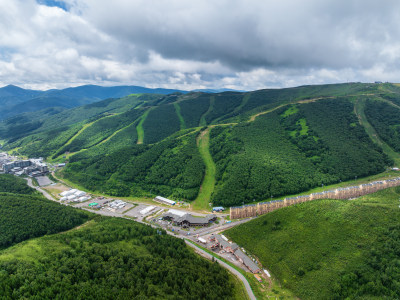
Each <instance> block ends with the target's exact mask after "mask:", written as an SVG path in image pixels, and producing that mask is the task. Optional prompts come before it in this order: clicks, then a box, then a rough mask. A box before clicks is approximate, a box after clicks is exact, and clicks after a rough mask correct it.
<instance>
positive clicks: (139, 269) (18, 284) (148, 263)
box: [0, 217, 236, 300]
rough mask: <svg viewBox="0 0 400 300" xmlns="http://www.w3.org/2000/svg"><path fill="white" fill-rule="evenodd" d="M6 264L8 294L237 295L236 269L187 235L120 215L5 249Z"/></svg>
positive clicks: (2, 264)
mask: <svg viewBox="0 0 400 300" xmlns="http://www.w3.org/2000/svg"><path fill="white" fill-rule="evenodd" d="M33 243H34V245H33ZM33 246H34V247H35V251H32V247H33ZM11 250H12V251H11ZM17 257H18V258H17ZM0 270H1V271H0V294H1V295H2V298H4V299H22V298H24V299H27V298H36V299H56V298H59V299H185V300H186V299H235V298H236V297H235V294H234V281H233V279H232V277H231V275H229V274H228V272H227V271H226V270H225V269H223V268H222V267H220V266H219V265H218V264H217V263H215V262H214V263H212V262H208V261H206V260H205V259H203V258H201V257H199V256H198V255H196V254H194V253H193V252H192V251H191V250H190V249H189V248H188V247H187V246H186V245H185V243H184V241H183V240H181V239H177V238H174V237H171V236H169V235H167V234H165V232H163V231H157V230H156V229H153V228H151V227H150V226H145V225H142V224H139V223H135V222H132V221H129V220H124V219H116V218H104V217H97V218H96V219H95V220H93V221H92V222H90V223H89V224H88V225H86V226H84V227H83V228H81V229H79V230H74V231H70V232H67V233H63V234H59V235H52V236H46V237H43V238H40V239H36V240H34V241H30V242H28V243H26V244H21V245H18V246H15V247H14V248H13V249H10V251H4V252H0Z"/></svg>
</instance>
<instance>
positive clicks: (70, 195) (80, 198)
mask: <svg viewBox="0 0 400 300" xmlns="http://www.w3.org/2000/svg"><path fill="white" fill-rule="evenodd" d="M59 195H60V196H61V198H60V201H68V202H84V201H86V200H89V199H90V196H88V195H87V194H86V192H84V191H80V190H77V189H71V190H69V191H64V192H62V193H60V194H59Z"/></svg>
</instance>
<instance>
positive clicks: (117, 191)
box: [64, 133, 205, 200]
mask: <svg viewBox="0 0 400 300" xmlns="http://www.w3.org/2000/svg"><path fill="white" fill-rule="evenodd" d="M196 136H197V134H196V133H191V134H189V135H185V136H182V137H180V138H176V139H172V138H171V139H167V140H164V141H163V142H161V143H158V144H155V145H151V146H148V145H136V146H133V147H129V148H122V149H120V150H118V151H115V152H113V153H111V154H110V155H107V156H102V155H99V156H95V157H92V156H86V154H85V153H82V154H81V155H79V156H73V157H72V158H71V162H70V165H69V168H68V169H67V170H66V171H65V172H64V175H65V176H66V177H67V178H68V179H70V180H72V181H77V182H79V183H80V184H81V185H83V186H84V187H86V188H88V189H92V190H97V191H101V192H104V193H106V194H109V195H118V196H129V195H132V194H133V195H148V194H149V192H150V193H154V194H162V195H172V196H173V197H176V198H178V199H179V198H184V199H189V200H193V199H195V198H196V196H197V194H198V191H199V187H200V184H201V181H202V178H203V176H204V172H205V166H204V162H203V160H202V158H201V156H200V154H199V152H198V150H197V147H196Z"/></svg>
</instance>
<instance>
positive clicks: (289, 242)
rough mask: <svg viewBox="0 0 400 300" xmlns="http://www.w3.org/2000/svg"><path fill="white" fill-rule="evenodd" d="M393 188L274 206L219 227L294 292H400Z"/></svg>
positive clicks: (332, 295)
mask: <svg viewBox="0 0 400 300" xmlns="http://www.w3.org/2000/svg"><path fill="white" fill-rule="evenodd" d="M399 197H400V188H398V187H397V188H391V189H388V190H384V191H380V192H377V193H375V194H371V195H367V196H363V197H361V198H359V199H356V200H352V201H347V200H317V201H313V202H306V203H302V204H298V205H294V206H290V207H286V208H282V209H280V210H276V211H274V212H272V213H269V214H267V215H264V216H261V217H259V218H257V219H256V220H253V221H250V222H248V223H245V224H242V225H239V226H237V227H234V228H232V229H229V230H228V231H225V233H224V234H226V235H227V236H229V237H231V238H232V239H233V240H234V241H235V242H237V243H238V244H239V245H241V246H243V247H245V248H246V250H248V251H249V252H250V253H252V254H254V255H255V256H257V257H258V258H259V259H260V261H261V262H262V264H263V265H264V266H265V267H266V268H268V269H269V270H270V271H271V272H272V274H273V276H276V277H277V278H278V280H279V281H280V283H281V284H282V285H283V286H284V287H287V288H289V289H291V290H292V291H293V292H294V293H295V294H296V295H297V296H298V297H299V298H301V299H316V300H319V299H398V298H399V297H400V288H399V286H400V285H399V283H400V272H399V265H398V253H399V249H400V245H399V235H400V221H399V220H400V210H399V207H398V204H399V200H398V199H399Z"/></svg>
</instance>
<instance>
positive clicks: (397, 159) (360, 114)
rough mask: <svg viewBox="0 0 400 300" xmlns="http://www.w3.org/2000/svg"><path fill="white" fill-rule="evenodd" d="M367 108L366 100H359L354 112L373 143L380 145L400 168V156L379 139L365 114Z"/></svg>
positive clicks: (356, 102) (355, 104) (356, 101)
mask: <svg viewBox="0 0 400 300" xmlns="http://www.w3.org/2000/svg"><path fill="white" fill-rule="evenodd" d="M364 107H365V99H357V100H355V103H354V112H355V114H356V115H357V117H358V121H359V123H360V124H361V126H363V127H364V128H365V131H366V132H367V134H368V136H369V137H370V138H371V140H372V141H373V142H375V143H376V144H378V145H379V146H380V147H381V148H382V150H383V152H385V153H386V155H388V156H389V157H390V158H391V159H393V161H394V162H395V164H396V166H400V154H399V153H397V152H396V151H394V150H393V149H392V148H391V147H390V146H389V145H388V144H386V143H385V142H384V141H382V140H381V139H380V138H379V135H378V133H377V132H376V131H375V128H374V127H373V126H372V125H371V124H370V123H369V122H368V119H367V116H366V115H365V112H364Z"/></svg>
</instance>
